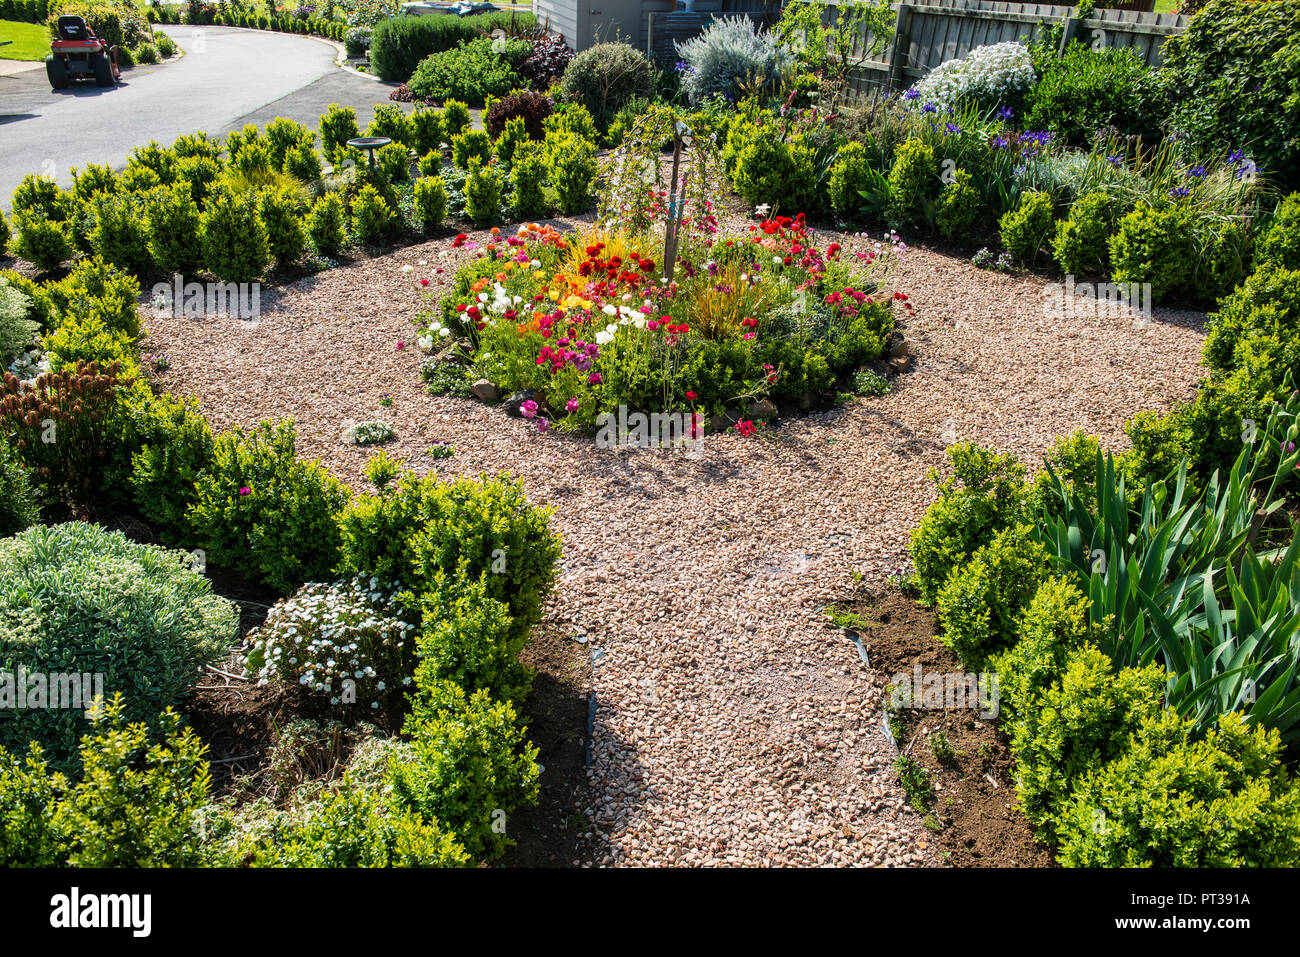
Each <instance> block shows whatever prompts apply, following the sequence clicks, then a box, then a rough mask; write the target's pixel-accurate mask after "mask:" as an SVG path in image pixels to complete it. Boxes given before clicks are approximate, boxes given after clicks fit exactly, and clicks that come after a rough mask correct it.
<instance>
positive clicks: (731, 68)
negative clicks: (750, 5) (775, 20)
mask: <svg viewBox="0 0 1300 957" xmlns="http://www.w3.org/2000/svg"><path fill="white" fill-rule="evenodd" d="M675 45H676V47H677V55H678V56H679V57H681V58H682V63H684V64H685V65H686V67H685V69H684V70H683V71H682V89H683V90H685V91H686V95H687V96H688V97H689V98H690V101H691V103H692V104H695V105H699V104H701V103H703V102H705V101H706V100H709V99H712V98H713V97H715V96H721V97H724V98H725V99H727V100H728V101H730V102H735V101H737V100H739V99H741V97H742V95H743V93H742V87H743V86H746V85H748V84H751V83H759V84H762V85H763V86H765V87H770V86H774V85H775V84H776V83H777V81H778V80H779V79H780V77H781V75H782V74H783V73H785V71H786V70H788V69H790V67H791V65H792V64H793V57H791V55H790V54H789V53H788V52H786V50H785V49H783V48H782V47H781V46H780V44H779V43H778V42H777V37H776V35H775V34H772V33H769V32H767V31H765V30H763V31H760V30H759V29H758V28H757V27H756V26H755V25H754V21H753V20H751V19H749V18H748V17H723V18H721V19H718V20H714V21H713V22H712V23H710V24H709V25H708V27H706V28H705V29H704V31H703V32H702V33H700V35H699V36H697V37H694V38H692V39H690V40H687V41H686V42H685V43H683V42H680V41H678V42H677V43H676V44H675Z"/></svg>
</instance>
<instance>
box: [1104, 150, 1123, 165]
mask: <svg viewBox="0 0 1300 957" xmlns="http://www.w3.org/2000/svg"><path fill="white" fill-rule="evenodd" d="M1106 162H1107V163H1109V164H1110V165H1111V166H1114V167H1116V168H1118V167H1119V164H1120V163H1122V162H1124V158H1123V157H1122V156H1120V155H1119V154H1118V153H1111V154H1110V155H1109V156H1107V157H1106Z"/></svg>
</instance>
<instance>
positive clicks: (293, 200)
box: [257, 187, 307, 269]
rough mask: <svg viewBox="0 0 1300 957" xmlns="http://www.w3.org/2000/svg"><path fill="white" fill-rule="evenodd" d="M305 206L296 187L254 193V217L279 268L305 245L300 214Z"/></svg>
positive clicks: (294, 258)
mask: <svg viewBox="0 0 1300 957" xmlns="http://www.w3.org/2000/svg"><path fill="white" fill-rule="evenodd" d="M306 212H307V206H306V203H305V201H304V200H303V197H302V193H300V192H299V191H298V190H293V189H284V188H276V187H270V188H268V189H264V190H262V191H261V192H259V193H258V195H257V216H258V219H259V220H261V222H262V226H263V228H264V229H265V230H266V235H267V238H268V240H269V244H268V245H269V251H270V254H271V258H273V259H274V260H275V264H276V265H277V266H279V267H280V268H281V269H283V268H285V267H286V266H291V265H293V264H294V263H295V262H297V261H298V260H299V259H300V258H301V257H302V253H303V250H304V249H305V248H306V247H307V235H306V233H305V231H304V230H303V223H302V220H303V216H304V215H305V214H306Z"/></svg>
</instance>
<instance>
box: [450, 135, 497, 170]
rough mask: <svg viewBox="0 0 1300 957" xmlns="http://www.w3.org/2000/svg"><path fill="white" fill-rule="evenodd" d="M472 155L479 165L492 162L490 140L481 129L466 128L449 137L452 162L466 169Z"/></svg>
mask: <svg viewBox="0 0 1300 957" xmlns="http://www.w3.org/2000/svg"><path fill="white" fill-rule="evenodd" d="M472 157H477V158H478V161H479V165H481V166H486V165H487V164H488V163H490V162H492V141H491V140H490V139H488V135H487V134H486V133H484V132H483V131H482V130H466V131H465V132H464V133H461V134H460V135H459V136H453V137H452V139H451V159H452V162H453V163H455V164H456V165H457V166H458V167H460V168H461V169H463V170H468V169H469V161H470V159H471V158H472Z"/></svg>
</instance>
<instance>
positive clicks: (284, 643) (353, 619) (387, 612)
mask: <svg viewBox="0 0 1300 957" xmlns="http://www.w3.org/2000/svg"><path fill="white" fill-rule="evenodd" d="M396 591H397V586H396V585H391V586H384V585H381V583H380V582H379V580H378V579H376V578H354V579H349V580H347V581H342V582H335V583H333V584H317V583H311V584H307V585H303V586H302V588H300V589H299V590H298V591H297V593H295V594H294V595H292V596H290V597H289V598H285V599H283V600H282V601H280V602H277V603H276V605H275V606H274V607H272V608H271V610H270V612H269V613H268V614H267V616H266V622H265V623H264V624H263V625H262V627H260V628H258V629H255V630H254V631H252V632H250V633H249V636H248V645H249V648H248V652H247V657H246V666H247V668H248V670H249V672H250V673H251V674H253V675H254V676H255V677H256V678H257V681H258V684H263V685H264V684H268V683H270V682H272V681H276V680H279V681H289V682H295V683H297V684H300V685H302V686H303V687H305V688H307V689H308V690H309V691H315V692H319V693H321V694H328V695H329V696H330V704H335V705H344V706H352V705H354V704H355V705H356V706H358V707H361V708H364V709H366V710H371V711H375V710H379V709H381V708H382V709H387V708H389V707H390V706H391V705H394V704H400V702H401V695H402V694H403V693H404V689H405V688H406V687H407V686H408V685H409V684H410V683H411V675H412V673H413V672H414V670H415V650H416V635H415V631H416V626H415V625H414V624H412V623H410V622H408V621H406V620H405V619H404V617H403V616H402V610H401V606H400V605H399V604H398V602H397V600H396V597H395V593H396Z"/></svg>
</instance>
